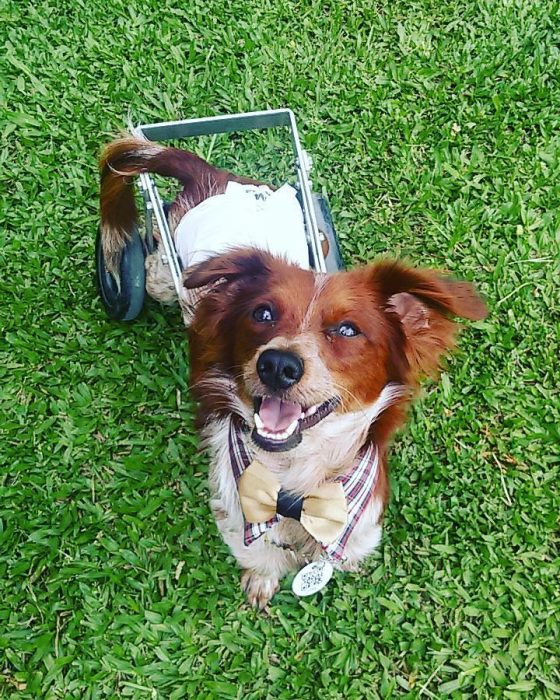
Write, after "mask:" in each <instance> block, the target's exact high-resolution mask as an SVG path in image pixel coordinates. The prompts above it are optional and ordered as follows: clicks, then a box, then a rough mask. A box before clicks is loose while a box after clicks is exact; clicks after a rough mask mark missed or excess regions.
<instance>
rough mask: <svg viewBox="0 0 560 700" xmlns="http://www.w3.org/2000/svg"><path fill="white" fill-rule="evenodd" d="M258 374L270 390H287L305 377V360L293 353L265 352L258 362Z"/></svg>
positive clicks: (283, 351) (282, 351) (281, 351)
mask: <svg viewBox="0 0 560 700" xmlns="http://www.w3.org/2000/svg"><path fill="white" fill-rule="evenodd" d="M257 373H258V375H259V377H260V378H261V381H262V383H263V384H265V385H266V386H267V387H269V388H270V389H275V390H276V389H287V388H288V387H290V386H292V385H293V384H297V383H298V382H299V380H300V379H301V378H302V376H303V360H302V359H301V358H299V357H298V356H297V355H294V353H293V352H287V351H285V350H265V351H264V352H263V354H262V355H261V356H260V357H259V359H258V360H257Z"/></svg>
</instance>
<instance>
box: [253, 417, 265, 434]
mask: <svg viewBox="0 0 560 700" xmlns="http://www.w3.org/2000/svg"><path fill="white" fill-rule="evenodd" d="M253 418H254V419H255V425H256V426H257V430H258V431H259V432H260V431H261V430H262V429H263V428H264V423H263V422H262V418H261V417H260V416H259V414H258V413H255V415H254V416H253Z"/></svg>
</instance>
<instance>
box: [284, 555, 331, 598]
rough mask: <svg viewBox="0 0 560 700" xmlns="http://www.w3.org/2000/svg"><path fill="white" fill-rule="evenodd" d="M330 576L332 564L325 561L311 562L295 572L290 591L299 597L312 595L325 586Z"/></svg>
mask: <svg viewBox="0 0 560 700" xmlns="http://www.w3.org/2000/svg"><path fill="white" fill-rule="evenodd" d="M332 575H333V568H332V564H331V563H330V562H329V561H327V560H326V559H321V561H314V562H311V564H307V566H304V567H303V569H300V570H299V571H298V572H297V574H296V577H295V578H294V580H293V583H292V591H293V592H294V593H295V594H296V595H297V596H300V597H301V596H306V595H313V594H314V593H317V591H320V590H321V588H324V587H325V586H326V585H327V583H328V582H329V581H330V580H331V577H332Z"/></svg>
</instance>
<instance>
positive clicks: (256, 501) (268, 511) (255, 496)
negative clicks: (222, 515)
mask: <svg viewBox="0 0 560 700" xmlns="http://www.w3.org/2000/svg"><path fill="white" fill-rule="evenodd" d="M238 489H239V498H240V500H241V508H242V510H243V515H244V516H245V520H246V521H247V522H248V523H264V522H267V521H268V520H271V519H272V518H274V516H275V515H283V516H284V517H288V518H295V519H296V520H299V521H300V523H301V524H302V525H303V527H304V528H305V529H306V530H307V532H308V533H309V534H310V535H311V536H312V537H313V538H314V539H316V540H317V542H321V543H323V544H330V543H331V542H334V541H335V540H337V539H338V537H339V536H340V535H341V534H342V532H343V531H344V528H345V526H346V523H347V520H348V506H347V504H346V496H345V495H344V489H343V487H342V484H341V483H340V482H338V481H329V482H327V483H325V484H322V485H321V486H318V487H317V488H315V489H313V490H312V491H311V492H310V493H309V494H307V495H306V496H304V497H303V496H302V497H300V498H298V497H297V496H292V495H290V494H289V493H287V492H285V491H284V490H283V489H282V488H281V486H280V482H279V481H278V479H277V478H276V477H275V476H274V474H272V472H270V471H269V470H268V469H267V468H266V467H265V466H264V465H263V464H261V463H260V462H258V461H253V462H251V464H250V465H249V466H248V467H247V469H245V471H244V472H243V474H241V476H240V477H239V481H238Z"/></svg>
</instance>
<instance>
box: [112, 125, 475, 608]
mask: <svg viewBox="0 0 560 700" xmlns="http://www.w3.org/2000/svg"><path fill="white" fill-rule="evenodd" d="M141 172H150V173H157V174H159V175H163V176H167V177H172V178H175V179H177V180H178V181H179V182H180V183H181V184H182V185H183V189H182V191H181V192H180V193H179V194H178V196H177V197H176V199H175V200H174V202H173V203H172V205H171V207H170V209H169V212H168V215H167V216H168V221H169V226H170V229H171V231H172V232H174V233H176V232H177V231H178V230H179V228H180V224H181V221H182V220H184V217H186V216H187V215H188V214H189V212H191V211H192V210H195V209H196V207H198V206H199V205H201V204H202V203H204V202H206V201H209V200H210V199H212V201H213V202H217V203H219V202H220V196H223V195H225V194H226V192H227V190H228V184H229V183H231V182H233V183H238V184H239V185H241V186H244V187H245V186H246V187H249V188H252V187H260V186H261V183H258V182H256V181H254V180H252V179H250V178H244V177H240V176H237V175H234V174H232V173H229V172H227V171H224V170H219V169H217V168H215V167H214V166H212V165H210V164H209V163H206V162H205V161H204V160H202V159H200V158H198V157H197V156H196V155H194V154H192V153H189V152H187V151H182V150H180V149H175V148H170V147H165V146H161V145H157V144H155V143H151V142H148V141H144V140H139V139H135V138H133V137H125V138H122V139H119V140H117V141H115V142H113V143H112V144H109V145H108V146H107V147H106V149H105V151H104V153H103V155H102V157H101V231H102V245H103V248H104V252H105V260H106V263H107V267H108V268H109V269H110V270H112V271H115V272H116V271H118V264H119V256H120V253H121V251H122V249H123V246H124V244H125V242H126V237H127V231H130V230H131V229H132V227H133V225H134V223H135V221H136V211H135V206H134V198H133V192H132V188H131V180H132V178H133V177H134V176H135V175H138V174H139V173H141ZM185 267H187V270H186V272H185V275H184V285H185V289H186V290H187V293H190V292H192V293H195V294H196V293H199V296H198V297H197V301H196V305H195V309H194V313H193V316H192V319H191V322H190V325H189V328H188V336H189V351H190V383H191V390H192V392H193V394H194V396H195V398H196V399H197V401H198V423H199V425H200V429H201V433H202V437H203V445H204V446H205V447H206V448H207V450H208V451H209V454H210V474H209V483H210V492H211V496H210V504H211V509H212V512H213V515H214V517H215V519H216V522H217V526H218V528H219V530H220V532H221V534H222V536H223V539H224V541H225V542H226V543H227V544H228V545H229V547H230V549H231V551H232V553H233V555H234V556H235V558H236V560H237V562H238V564H239V566H240V568H241V584H242V588H243V589H244V591H245V593H246V595H247V598H248V600H249V602H250V603H251V604H252V605H253V606H256V607H258V608H265V607H266V606H267V604H268V602H269V601H270V599H271V598H272V597H273V596H274V594H275V593H276V591H277V590H278V588H279V584H280V581H281V580H282V578H283V577H284V576H285V575H286V574H287V573H288V572H291V571H295V570H297V569H300V568H301V567H302V566H303V565H304V564H306V563H308V562H318V561H325V560H326V561H328V562H329V564H330V565H331V566H332V567H334V569H339V570H357V569H358V566H359V564H360V563H361V562H362V561H363V560H364V558H365V557H367V556H368V555H369V554H370V553H371V552H373V550H374V549H375V548H376V547H377V546H378V545H379V542H380V538H381V530H382V520H383V513H384V510H385V508H386V505H387V501H388V498H389V483H388V474H387V460H388V452H389V447H390V443H391V439H392V437H393V435H394V433H395V431H396V430H397V428H399V427H400V426H401V425H402V424H403V423H404V422H405V418H406V413H407V407H408V406H409V404H410V402H411V400H412V399H413V398H414V396H415V395H416V394H417V392H418V389H419V386H420V382H421V379H422V378H423V377H425V376H428V375H431V376H434V375H437V371H438V369H439V367H440V362H441V360H442V358H443V357H444V356H445V355H446V353H448V351H450V350H451V349H452V348H453V347H454V342H455V336H456V332H457V330H458V326H457V324H456V323H455V322H454V321H453V320H452V317H453V316H456V317H460V318H463V319H469V320H478V319H482V318H484V317H485V316H486V314H487V310H486V306H485V304H484V302H483V301H482V299H481V298H480V296H479V295H478V294H477V292H476V290H475V288H474V286H473V285H472V284H471V283H469V282H464V281H457V280H455V279H451V278H450V277H447V276H445V275H443V274H441V273H440V272H438V271H434V270H429V269H417V268H414V267H411V266H409V265H405V264H403V263H401V262H397V261H388V260H382V261H379V262H374V263H372V264H369V265H365V266H363V267H359V268H356V269H352V270H349V271H344V272H338V273H334V274H328V275H327V274H318V273H316V272H314V271H313V270H311V269H305V265H302V264H298V263H297V262H294V261H290V260H288V259H286V256H283V255H281V254H278V253H276V254H274V253H271V252H270V251H268V250H264V249H262V248H259V247H255V246H252V245H251V246H245V247H237V248H233V249H231V250H225V251H221V252H220V251H215V252H213V253H212V254H209V255H208V256H207V257H206V259H204V260H202V261H198V263H197V264H196V265H194V266H189V265H188V264H187V265H185Z"/></svg>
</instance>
